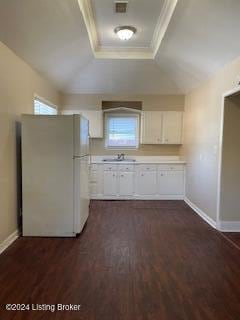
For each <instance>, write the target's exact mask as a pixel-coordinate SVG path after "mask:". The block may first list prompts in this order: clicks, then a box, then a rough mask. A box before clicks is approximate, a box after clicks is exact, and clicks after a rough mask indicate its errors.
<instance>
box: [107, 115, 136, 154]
mask: <svg viewBox="0 0 240 320" xmlns="http://www.w3.org/2000/svg"><path fill="white" fill-rule="evenodd" d="M113 117H116V118H118V117H126V118H129V117H135V118H136V121H137V125H136V132H135V133H136V146H109V145H108V141H109V126H108V119H109V118H113ZM104 122H105V123H104V126H105V130H104V131H105V148H106V149H108V150H136V149H139V144H140V115H139V113H137V112H136V113H135V112H132V113H128V112H126V113H114V112H112V113H110V112H109V113H107V112H106V113H105V121H104Z"/></svg>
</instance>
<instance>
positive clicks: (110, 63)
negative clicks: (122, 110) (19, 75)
mask: <svg viewBox="0 0 240 320" xmlns="http://www.w3.org/2000/svg"><path fill="white" fill-rule="evenodd" d="M167 1H168V2H169V1H170V2H171V1H172V0H167ZM173 1H174V0H173ZM170 2H169V3H170ZM146 3H147V4H148V8H146ZM150 3H151V5H150ZM91 5H92V12H93V17H94V21H95V25H96V30H97V38H98V41H99V42H100V45H101V46H103V47H114V49H116V50H118V47H119V44H118V41H120V40H117V39H116V38H115V37H114V35H113V33H112V28H113V26H115V24H116V25H119V24H125V23H127V22H130V20H131V21H132V23H131V24H135V25H136V26H137V28H138V30H139V32H138V35H137V36H136V38H134V40H133V42H131V43H130V42H129V43H127V44H125V47H128V46H131V48H139V47H142V46H143V47H145V46H147V47H149V45H150V43H151V39H152V37H153V33H154V30H156V27H157V25H158V24H156V23H157V21H158V22H159V18H161V8H163V3H162V1H161V0H158V1H157V0H156V1H155V0H148V1H142V0H129V12H128V14H127V16H124V17H123V18H120V17H119V18H116V19H115V16H114V15H113V13H112V10H113V9H112V8H113V1H112V0H92V3H91ZM110 5H111V10H110ZM153 9H154V10H153ZM159 9H160V12H159ZM239 12H240V1H239V0H201V1H199V0H178V1H177V5H176V7H175V6H174V10H172V12H171V15H169V16H170V18H171V19H169V21H167V22H169V23H165V24H161V23H160V25H161V27H163V25H165V26H167V28H166V30H163V29H161V30H163V31H164V32H162V33H161V32H160V31H161V30H160V28H159V29H158V35H159V34H160V33H161V35H162V37H159V39H160V40H161V41H159V47H158V48H157V51H156V53H155V54H154V55H152V56H151V57H150V56H148V57H147V56H145V57H143V58H141V57H140V56H136V58H134V56H130V57H124V59H122V57H120V58H118V59H116V57H113V56H111V54H110V55H109V57H108V58H106V57H104V58H101V59H100V58H97V57H96V55H95V53H94V51H93V46H92V44H91V40H90V37H89V30H88V28H87V26H86V20H85V19H84V16H83V13H82V12H81V10H80V7H79V3H78V1H77V0H67V1H66V0H51V1H49V0H11V1H9V0H1V1H0V40H1V41H2V42H4V43H5V44H6V45H7V46H8V47H9V48H11V49H12V50H13V51H14V52H15V53H16V54H17V55H18V56H20V57H21V58H22V59H24V60H25V61H26V62H27V63H29V64H30V65H31V66H33V67H34V68H35V69H37V70H38V71H39V72H40V73H41V74H43V75H44V76H45V77H47V78H48V79H50V80H51V81H52V82H53V83H54V84H55V85H56V86H57V87H58V88H59V89H60V90H62V91H63V92H68V93H111V94H179V93H186V92H188V91H189V90H191V89H192V88H194V87H196V86H197V85H199V84H200V83H201V82H202V81H203V80H205V79H206V78H207V77H209V76H210V75H211V74H212V73H214V72H216V71H217V70H218V69H219V68H221V67H222V66H223V65H225V64H226V63H228V62H229V61H231V60H233V59H234V58H236V57H237V56H239V55H240V42H239V41H237V39H238V38H239V30H240V19H239ZM162 16H163V15H162ZM128 19H129V20H128ZM160 22H161V21H160ZM104 30H109V31H108V32H105V31H104ZM159 30H160V31H159ZM122 46H123V44H122V42H121V47H122ZM125 47H124V50H125V49H126V48H125ZM128 49H129V48H127V50H128ZM150 49H151V48H150ZM134 50H135V49H134ZM138 53H139V52H138ZM134 54H136V52H134Z"/></svg>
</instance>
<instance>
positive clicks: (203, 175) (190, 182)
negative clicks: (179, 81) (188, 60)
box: [182, 59, 240, 220]
mask: <svg viewBox="0 0 240 320" xmlns="http://www.w3.org/2000/svg"><path fill="white" fill-rule="evenodd" d="M239 75H240V59H237V60H235V61H233V62H232V63H230V64H228V65H226V66H225V67H224V68H223V69H222V70H221V71H219V72H218V73H217V74H216V75H214V76H213V77H212V78H210V79H209V80H208V81H206V82H205V83H204V84H202V85H201V86H200V87H199V88H198V89H196V90H194V91H192V92H191V93H189V94H187V95H186V103H185V132H184V146H183V148H182V154H183V155H184V156H185V158H186V161H187V170H186V196H187V198H188V199H189V200H190V201H191V202H192V203H194V204H195V205H196V206H197V207H199V208H200V209H201V210H202V211H204V212H205V213H206V214H207V215H208V216H209V217H211V218H212V219H214V220H216V218H217V185H218V165H219V159H220V155H219V138H220V127H221V107H222V94H223V93H224V92H226V91H228V90H231V89H232V88H234V87H235V86H236V80H237V77H238V76H239Z"/></svg>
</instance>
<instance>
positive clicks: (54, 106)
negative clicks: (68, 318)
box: [33, 94, 58, 116]
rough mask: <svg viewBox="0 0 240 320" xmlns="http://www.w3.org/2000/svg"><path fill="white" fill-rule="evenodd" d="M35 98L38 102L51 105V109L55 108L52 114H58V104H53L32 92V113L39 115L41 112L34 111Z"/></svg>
mask: <svg viewBox="0 0 240 320" xmlns="http://www.w3.org/2000/svg"><path fill="white" fill-rule="evenodd" d="M35 100H38V101H39V102H42V103H44V104H46V105H47V106H48V107H51V108H53V109H55V110H56V114H52V115H57V114H58V106H57V105H55V104H53V103H52V102H50V101H48V100H47V99H45V98H43V97H40V96H39V95H37V94H34V96H33V114H34V115H36V116H41V114H38V113H35ZM42 115H43V114H42Z"/></svg>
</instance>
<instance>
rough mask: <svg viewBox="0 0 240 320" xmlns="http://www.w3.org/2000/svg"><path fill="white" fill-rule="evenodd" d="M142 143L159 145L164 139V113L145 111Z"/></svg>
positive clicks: (143, 113)
mask: <svg viewBox="0 0 240 320" xmlns="http://www.w3.org/2000/svg"><path fill="white" fill-rule="evenodd" d="M141 130H142V132H141V143H142V144H159V143H161V139H162V112H160V111H143V112H142V125H141Z"/></svg>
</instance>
